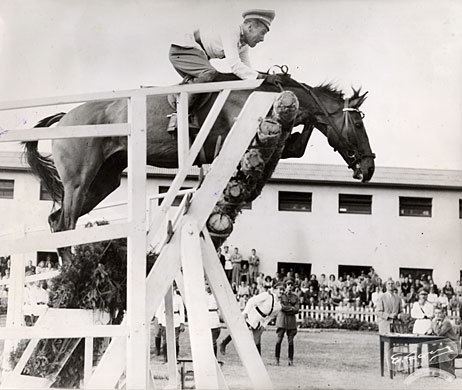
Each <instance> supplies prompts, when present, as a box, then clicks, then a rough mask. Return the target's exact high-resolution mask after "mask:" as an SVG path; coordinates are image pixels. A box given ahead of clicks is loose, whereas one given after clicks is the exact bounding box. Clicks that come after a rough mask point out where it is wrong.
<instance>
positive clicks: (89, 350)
mask: <svg viewBox="0 0 462 390" xmlns="http://www.w3.org/2000/svg"><path fill="white" fill-rule="evenodd" d="M92 372H93V337H85V354H84V361H83V385H84V387H87V385H88V382H89V380H90V378H91V374H92Z"/></svg>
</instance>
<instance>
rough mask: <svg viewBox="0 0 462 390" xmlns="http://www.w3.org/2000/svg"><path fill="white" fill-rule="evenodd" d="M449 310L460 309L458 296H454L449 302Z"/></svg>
mask: <svg viewBox="0 0 462 390" xmlns="http://www.w3.org/2000/svg"><path fill="white" fill-rule="evenodd" d="M448 308H449V309H450V310H457V309H459V298H458V297H457V295H455V294H454V295H453V296H452V298H451V300H450V301H449V306H448Z"/></svg>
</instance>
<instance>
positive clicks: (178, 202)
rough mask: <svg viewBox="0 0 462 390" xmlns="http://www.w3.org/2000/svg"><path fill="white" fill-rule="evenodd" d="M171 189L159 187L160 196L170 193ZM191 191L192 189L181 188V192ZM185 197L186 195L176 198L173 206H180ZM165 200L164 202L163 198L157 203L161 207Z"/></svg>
mask: <svg viewBox="0 0 462 390" xmlns="http://www.w3.org/2000/svg"><path fill="white" fill-rule="evenodd" d="M169 188H170V187H168V186H159V194H165V193H166V192H168V190H169ZM190 189H191V187H181V188H180V190H190ZM183 196H184V195H178V196H175V199H174V201H173V203H172V206H179V205H180V203H181V201H182V200H183ZM163 200H164V199H163V198H161V199H158V200H157V203H158V205H159V206H160V205H161V204H162V201H163Z"/></svg>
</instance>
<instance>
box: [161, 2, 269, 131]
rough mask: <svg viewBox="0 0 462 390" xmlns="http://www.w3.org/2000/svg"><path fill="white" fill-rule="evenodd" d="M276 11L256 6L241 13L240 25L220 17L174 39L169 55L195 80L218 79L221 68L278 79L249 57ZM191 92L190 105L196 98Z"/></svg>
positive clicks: (240, 74) (177, 67)
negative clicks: (255, 65) (260, 68)
mask: <svg viewBox="0 0 462 390" xmlns="http://www.w3.org/2000/svg"><path fill="white" fill-rule="evenodd" d="M274 16H275V13H274V11H273V10H261V9H253V10H249V11H245V12H244V13H243V14H242V17H243V21H242V23H241V24H240V25H230V23H228V22H223V21H221V22H220V23H219V24H218V23H217V25H215V26H214V25H209V26H206V27H201V28H200V29H198V30H195V31H194V32H191V33H188V34H186V35H184V36H183V37H182V39H178V40H176V41H174V42H172V45H171V46H170V52H169V59H170V62H171V63H172V65H173V67H174V68H175V70H176V71H177V72H178V73H179V74H180V76H181V77H183V78H187V79H188V80H189V81H190V82H192V83H207V82H211V81H213V80H215V78H216V76H217V75H218V71H217V70H216V69H215V67H214V66H212V64H211V63H210V60H211V59H213V62H214V64H215V65H216V66H217V67H218V68H220V70H221V69H223V72H224V73H233V74H235V75H236V76H237V77H239V78H240V79H243V80H247V79H251V80H254V79H257V78H266V80H267V81H268V82H273V83H274V81H275V80H276V79H277V78H276V77H275V75H264V74H260V73H258V72H257V71H256V70H254V69H253V68H252V66H251V65H250V60H249V48H250V47H252V48H253V47H255V46H256V45H257V44H258V43H260V42H263V40H264V38H265V35H266V34H267V33H268V31H269V29H270V26H271V22H272V21H273V19H274ZM196 96H198V95H197V94H196V95H192V97H191V98H190V100H189V106H190V107H192V106H193V104H194V101H195V99H196ZM172 118H173V119H171V120H170V124H169V127H170V126H174V124H173V121H174V120H176V114H173V115H172Z"/></svg>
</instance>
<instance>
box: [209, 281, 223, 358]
mask: <svg viewBox="0 0 462 390" xmlns="http://www.w3.org/2000/svg"><path fill="white" fill-rule="evenodd" d="M205 291H206V292H207V305H208V308H209V324H210V331H211V332H212V344H213V353H214V354H215V356H217V340H218V337H220V333H221V322H220V316H219V315H218V304H217V301H216V299H215V297H214V296H213V294H212V290H211V288H210V286H209V285H208V284H206V285H205Z"/></svg>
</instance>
